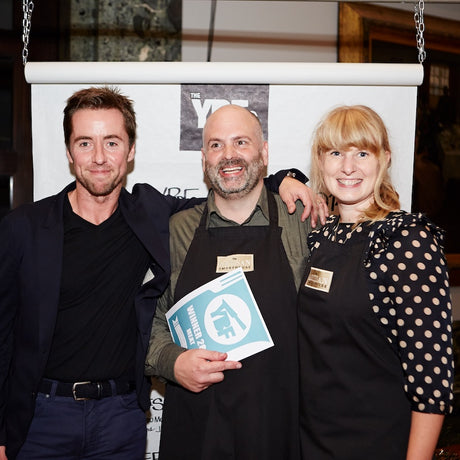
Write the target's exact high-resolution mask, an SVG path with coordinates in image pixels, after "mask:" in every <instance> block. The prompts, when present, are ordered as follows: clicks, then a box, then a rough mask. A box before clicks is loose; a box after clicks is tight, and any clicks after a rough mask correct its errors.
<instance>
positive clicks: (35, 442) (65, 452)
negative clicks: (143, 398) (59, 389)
mask: <svg viewBox="0 0 460 460" xmlns="http://www.w3.org/2000/svg"><path fill="white" fill-rule="evenodd" d="M146 437H147V431H146V418H145V414H144V412H142V410H141V409H140V408H139V405H138V403H137V398H136V393H135V392H133V393H130V394H126V395H117V396H111V397H108V398H102V399H100V400H88V401H75V400H74V399H73V398H71V397H63V396H55V395H52V394H51V395H46V394H42V393H39V394H38V397H37V401H36V405H35V415H34V418H33V420H32V424H31V426H30V429H29V433H28V435H27V439H26V442H25V443H24V445H23V447H22V449H21V451H20V452H19V454H18V456H17V460H39V459H40V460H83V459H97V460H105V459H107V460H108V459H110V460H143V459H145V449H146Z"/></svg>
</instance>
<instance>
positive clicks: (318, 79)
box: [25, 62, 423, 459]
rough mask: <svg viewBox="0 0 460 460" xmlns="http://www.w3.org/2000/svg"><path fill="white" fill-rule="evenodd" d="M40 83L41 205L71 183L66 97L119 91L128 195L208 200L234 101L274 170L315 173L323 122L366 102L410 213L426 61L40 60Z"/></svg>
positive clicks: (152, 441)
mask: <svg viewBox="0 0 460 460" xmlns="http://www.w3.org/2000/svg"><path fill="white" fill-rule="evenodd" d="M25 73H26V78H27V81H28V82H29V83H32V136H33V161H34V198H35V199H40V198H43V197H45V196H48V195H53V194H55V193H57V192H58V191H59V190H61V189H62V188H63V187H64V186H65V185H66V184H68V183H69V182H71V181H72V180H73V177H72V175H71V172H70V169H69V166H68V162H67V158H66V155H65V145H64V134H63V129H62V118H63V109H64V107H65V104H66V100H67V98H68V97H69V96H70V95H71V94H72V93H74V92H75V91H77V90H79V89H82V88H85V87H88V86H100V85H110V86H117V87H119V88H120V90H121V92H122V93H123V94H125V95H126V96H128V97H130V98H131V99H132V100H133V101H134V104H135V110H136V113H137V120H138V139H137V143H136V146H137V147H136V158H135V161H134V167H133V170H132V171H131V172H130V174H129V176H128V181H127V188H128V189H129V190H130V189H131V187H132V185H133V184H135V183H137V182H147V183H150V184H152V185H153V186H155V187H156V188H157V189H158V190H160V191H161V192H163V193H165V194H170V195H174V196H180V197H192V196H205V195H206V193H207V189H206V185H205V184H204V181H203V174H202V169H201V156H200V152H199V148H200V142H201V130H202V126H203V123H204V121H205V120H206V116H208V115H209V114H210V113H212V111H214V110H216V109H217V108H218V107H220V106H222V105H224V104H228V103H234V104H239V105H242V106H245V107H247V108H248V109H250V110H252V111H254V112H256V113H257V114H258V115H259V117H260V119H261V120H262V124H263V127H264V132H265V134H266V136H267V138H268V142H269V168H268V172H269V173H271V172H275V171H277V170H279V169H286V168H291V167H295V168H298V169H300V170H302V171H304V172H306V173H307V175H308V172H309V165H310V159H309V158H310V145H311V136H312V132H313V130H314V127H315V126H316V125H317V123H318V122H319V120H320V118H321V117H322V116H323V115H324V114H325V113H326V112H328V111H329V110H331V109H332V108H334V107H336V106H338V105H344V104H345V105H354V104H363V105H367V106H369V107H371V108H373V109H374V110H375V111H376V112H377V113H378V114H379V115H380V116H381V117H382V119H383V121H384V122H385V124H386V126H387V128H388V131H389V135H390V143H391V146H392V151H393V156H392V167H391V175H392V179H393V182H394V184H395V186H396V189H397V190H398V192H399V194H400V198H401V205H402V208H403V209H405V210H407V211H410V206H411V194H412V173H413V159H414V138H415V118H416V103H417V86H418V85H420V84H421V82H422V80H423V67H422V66H421V65H419V64H342V63H337V64H336V63H327V64H315V63H313V64H311V63H248V62H244V63H243V62H232V63H228V62H225V63H224V62H221V63H217V62H216V63H215V62H206V63H186V62H123V63H119V62H89V63H80V62H56V63H55V62H37V63H28V64H27V65H26V69H25ZM161 398H162V396H161V390H160V392H158V391H156V390H155V391H154V392H153V393H152V417H151V420H150V422H149V425H148V429H149V444H148V448H147V450H148V452H147V454H146V459H154V458H156V455H157V452H158V440H159V431H160V425H161V405H162V401H161Z"/></svg>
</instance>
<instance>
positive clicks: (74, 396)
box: [72, 382, 91, 401]
mask: <svg viewBox="0 0 460 460" xmlns="http://www.w3.org/2000/svg"><path fill="white" fill-rule="evenodd" d="M88 383H91V382H75V383H74V384H73V386H72V394H73V399H75V401H88V400H89V399H91V398H77V394H76V392H77V386H78V385H87V384H88Z"/></svg>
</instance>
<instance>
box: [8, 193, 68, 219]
mask: <svg viewBox="0 0 460 460" xmlns="http://www.w3.org/2000/svg"><path fill="white" fill-rule="evenodd" d="M66 190H67V188H66V189H64V190H62V191H61V192H59V193H57V194H56V195H51V196H47V197H45V198H41V199H40V200H37V201H34V202H31V203H24V204H21V205H20V206H18V207H17V208H15V209H13V210H11V211H10V212H9V213H8V214H6V216H5V217H4V218H3V219H4V220H5V221H10V222H16V221H21V220H24V219H27V220H34V219H39V218H43V217H44V216H46V215H47V213H48V211H49V210H50V209H51V208H52V207H53V206H54V205H55V204H56V202H57V201H59V200H60V199H63V196H64V195H65V193H66Z"/></svg>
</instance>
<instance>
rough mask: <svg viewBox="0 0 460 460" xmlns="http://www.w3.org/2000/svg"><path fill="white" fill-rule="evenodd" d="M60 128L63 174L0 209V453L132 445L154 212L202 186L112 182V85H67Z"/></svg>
mask: <svg viewBox="0 0 460 460" xmlns="http://www.w3.org/2000/svg"><path fill="white" fill-rule="evenodd" d="M64 135H65V142H66V148H67V157H68V160H69V162H70V164H71V166H72V167H73V170H74V173H75V176H76V182H74V183H72V184H70V185H68V186H67V187H66V188H65V189H64V190H62V191H61V192H60V193H58V194H57V195H54V196H51V197H48V198H45V199H43V200H41V201H38V202H36V203H33V204H28V205H24V206H22V207H20V208H18V209H16V210H15V211H13V212H12V213H10V214H9V215H8V216H6V217H5V218H4V219H3V220H2V221H1V222H0V460H5V459H6V458H8V460H14V459H18V460H20V459H22V460H23V459H27V460H31V459H39V458H40V459H50V458H54V459H62V460H64V459H65V460H70V459H72V458H79V459H83V458H90V457H91V458H99V459H102V458H110V459H119V460H124V459H126V460H136V459H142V458H144V453H145V442H146V425H145V415H144V411H145V410H147V409H148V407H149V394H150V381H149V379H147V378H146V377H145V376H144V375H143V369H144V359H145V355H146V351H147V347H148V343H149V335H150V329H151V323H152V318H153V315H154V312H155V305H156V300H157V298H158V297H159V296H160V295H161V294H162V292H163V291H164V289H165V287H166V285H167V283H168V281H169V275H170V264H169V241H168V237H169V235H168V220H169V217H170V215H171V214H172V213H174V212H177V211H179V210H181V209H183V208H185V207H189V206H193V205H194V204H197V203H198V202H201V201H202V200H196V199H192V200H178V199H175V198H172V197H167V196H164V195H162V194H161V193H159V192H158V191H157V190H155V189H154V188H153V187H150V186H149V185H145V184H138V185H136V186H135V187H134V188H133V192H132V194H131V193H129V192H127V191H126V190H125V188H124V187H123V182H124V180H125V178H126V174H127V169H128V163H129V162H130V161H132V160H133V158H134V152H135V138H136V119H135V113H134V109H133V105H132V102H131V101H130V100H129V99H127V98H126V97H125V96H123V95H121V94H120V93H119V92H118V91H117V90H115V89H110V88H88V89H84V90H81V91H78V92H77V93H75V94H74V95H72V96H71V97H70V98H69V99H68V101H67V106H66V108H65V110H64ZM278 178H279V176H278ZM290 181H291V183H292V182H295V181H292V179H290ZM286 182H288V181H286ZM283 185H284V184H283ZM292 198H293V200H294V201H295V199H296V196H295V195H293V196H292ZM308 200H310V202H309V203H307V207H308V208H310V206H311V202H312V200H311V197H309V196H307V197H305V196H304V197H303V200H302V201H304V202H307V201H308ZM316 201H317V200H316V199H315V200H314V203H315V204H316ZM291 206H294V202H293V201H292V203H291ZM316 211H318V210H316ZM319 211H320V215H321V216H322V217H324V210H323V209H320V210H319ZM312 217H313V215H312ZM146 273H147V275H146Z"/></svg>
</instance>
